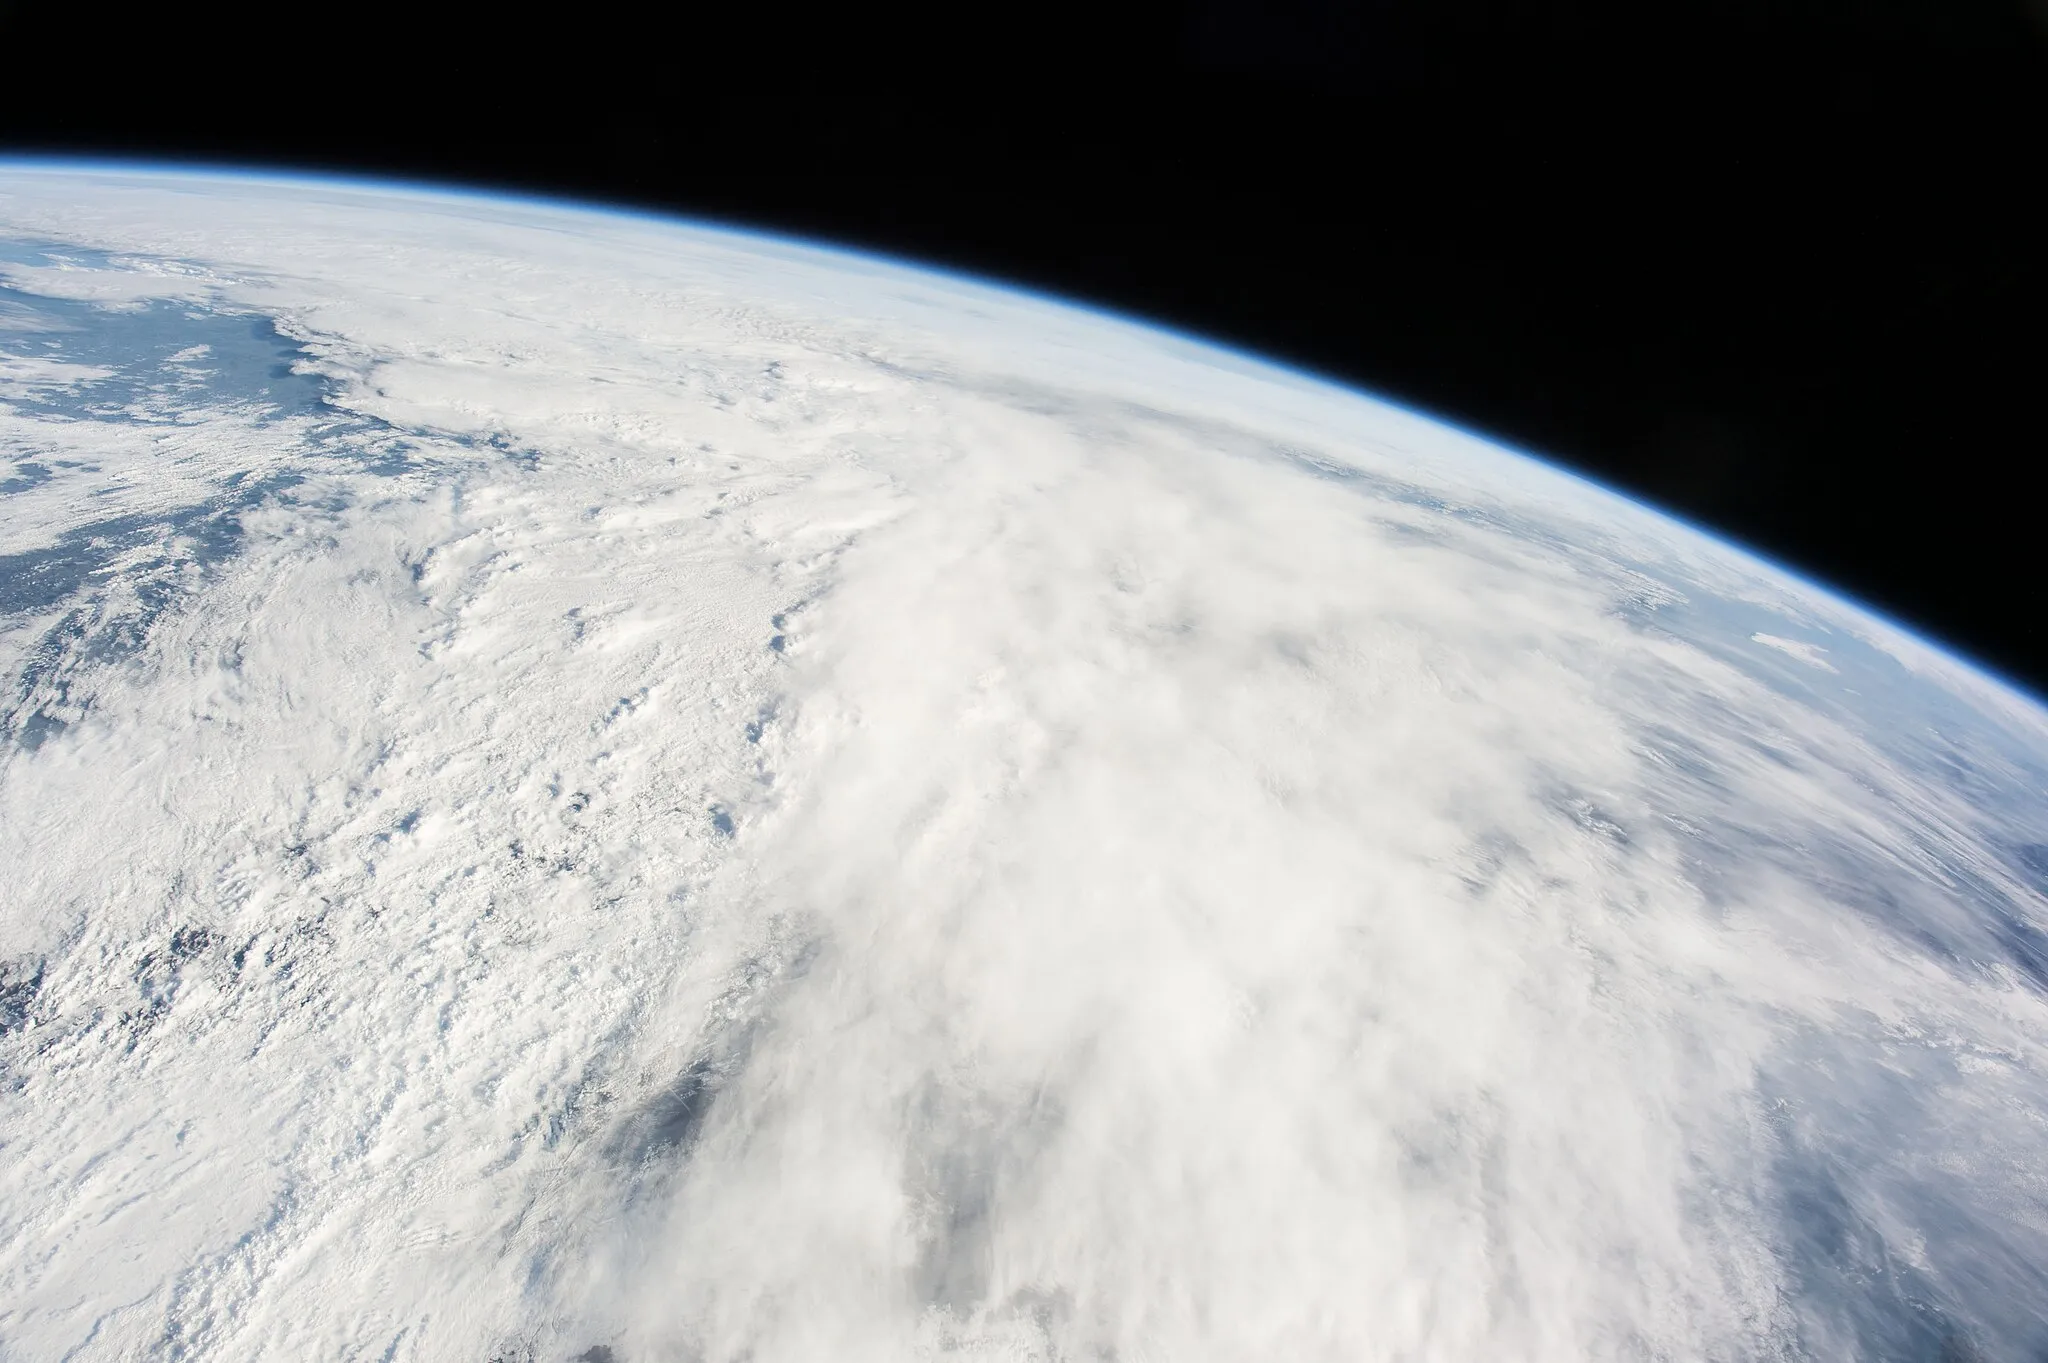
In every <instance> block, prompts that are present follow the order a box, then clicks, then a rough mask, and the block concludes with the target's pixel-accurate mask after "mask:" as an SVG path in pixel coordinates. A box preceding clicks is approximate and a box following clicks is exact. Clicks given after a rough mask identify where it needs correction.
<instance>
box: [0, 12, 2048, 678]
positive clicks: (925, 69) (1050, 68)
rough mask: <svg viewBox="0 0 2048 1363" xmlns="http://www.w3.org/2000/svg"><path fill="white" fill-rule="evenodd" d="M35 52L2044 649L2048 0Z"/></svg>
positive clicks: (39, 59) (193, 26) (325, 161)
mask: <svg viewBox="0 0 2048 1363" xmlns="http://www.w3.org/2000/svg"><path fill="white" fill-rule="evenodd" d="M94 23H97V25H98V26H97V27H93V29H92V32H91V34H90V43H91V50H92V52H93V54H94V55H93V60H92V61H91V62H89V63H79V62H73V61H67V60H64V56H65V54H66V53H68V52H73V51H76V50H79V48H80V44H81V43H84V42H86V41H87V37H86V29H87V28H88V27H89V26H91V25H93V24H94ZM0 72H4V73H5V78H6V79H7V80H8V81H9V82H10V84H11V88H7V87H0V89H5V90H6V93H5V94H4V97H0V145H4V146H5V147H7V148H9V149H13V150H37V151H50V152H60V153H61V152H90V153H96V154H113V155H126V156H136V155H147V156H162V157H172V158H178V159H186V160H189V159H194V158H202V159H208V160H213V161H225V162H241V163H249V162H254V163H261V164H275V165H290V166H300V167H312V168H324V169H335V170H345V171H353V172H361V173H367V174H393V173H396V174H402V175H407V176H413V177H419V178H429V179H448V180H457V181H463V182H468V183H474V184H483V185H496V186H504V187H510V188H527V189H539V190H545V191H549V192H554V193H559V194H565V195H573V196H579V197H589V198H598V199H607V200H612V201H618V202H625V203H634V204H641V205H647V206H654V207H662V208H670V209H674V210H677V211H680V212H684V213H688V214H692V215H697V216H704V217H712V218H718V219H723V220H727V221H732V222H738V223H742V224H752V225H760V226H766V227H772V228H777V229H780V230H783V231H789V232H797V233H802V234H808V235H814V236H819V237H824V238H830V239H834V240H838V241H841V242H846V243H851V244H857V245H862V246H868V247H874V248H880V249H884V250H887V251H890V252H893V253H896V254H900V255H904V256H909V257H915V258H921V259H926V260H930V261H933V262H937V263H942V264H946V265H950V266H953V267H956V268H964V269H967V270H971V271H976V272H980V273H984V274H989V275H994V276H998V277H1001V278H1007V279H1011V280H1015V281H1019V282H1022V283H1026V284H1029V285H1032V286H1035V287H1038V288H1041V289H1046V290H1050V291H1054V292H1058V293H1063V294H1067V295H1071V296H1074V297H1076V298H1079V299H1083V300H1086V301H1089V302H1092V303H1095V304H1098V305H1102V306H1107V307H1110V308H1114V309H1119V310H1123V311H1128V312H1133V313H1138V314H1142V315H1145V316H1149V317H1152V318H1156V319H1158V320H1161V321H1164V322H1167V323H1170V324H1172V325H1175V326H1178V327H1182V328H1185V329H1187V330H1191V331H1195V332H1199V333H1204V334H1207V335H1210V336H1214V337H1217V338H1220V339H1223V340H1226V341H1229V342H1232V343H1235V344H1238V345H1241V346H1244V347H1247V348H1250V349H1253V350H1258V351H1262V352H1266V353H1268V354H1271V355H1273V356H1276V357H1279V358H1283V359H1287V360H1291V361H1293V362H1296V363H1298V364H1301V365H1304V366H1307V367H1310V368H1313V369H1317V370H1321V371H1323V372H1326V373H1328V374H1330V375H1333V376H1337V377H1340V378H1343V379H1345V380H1349V381H1353V382H1356V383H1358V384H1360V385H1363V386H1365V387H1368V388H1372V389H1375V390H1378V391H1380V392H1382V393H1385V394H1388V395H1391V396H1394V397H1396V398H1399V399H1402V400H1405V401H1407V402H1410V403H1412V404H1415V405H1419V406H1421V407H1424V408H1427V409H1429V410H1433V411H1435V412H1438V413H1441V414H1443V415H1445V416H1448V417H1450V418H1452V419H1454V420H1456V421H1458V422H1460V423H1462V424H1465V425H1469V426H1472V427H1476V428H1478V429H1480V430H1483V431H1487V432H1490V433H1493V434H1496V435H1498V436H1500V437H1503V438H1505V439H1507V440H1509V441H1511V442H1513V443H1515V444H1518V445H1521V446H1523V447H1526V448H1530V449H1532V450H1535V451H1537V452H1539V453H1542V454H1544V455H1546V456H1548V457H1551V458H1553V459H1556V460H1558V461H1560V462H1564V463H1567V464H1570V465H1573V466H1575V467H1577V468H1579V469H1581V470H1583V471H1585V472H1587V473H1589V474H1591V475H1593V476H1595V477H1597V478H1600V479H1602V480H1604V481H1606V482H1608V483H1610V484H1613V485H1615V486H1617V487H1620V488H1623V489H1625V490H1628V491H1630V492H1632V493H1634V494H1636V495H1639V496H1641V497H1643V498H1645V499H1647V500H1650V501H1652V502H1654V503H1656V504H1658V505H1661V506H1663V507H1665V508H1668V509H1670V510H1672V511H1675V512H1677V513H1679V514H1681V515H1683V516H1685V517H1687V518H1689V519H1692V520H1695V521H1698V522H1701V523H1704V524H1705V525H1708V526H1710V527H1712V528H1715V529H1717V530H1719V531H1721V532H1723V533H1725V534H1727V535H1729V536H1730V537H1732V538H1735V539H1737V540H1739V541H1743V542H1746V543H1748V544H1749V545H1751V546H1753V547H1755V548H1758V549H1760V550H1761V551H1763V552H1765V553H1766V554H1768V555H1770V556H1772V557H1775V558H1777V559H1779V560H1781V561H1783V562H1785V563H1787V564H1789V565H1791V566H1793V567H1795V568H1797V569H1800V570H1803V571H1805V572H1807V573H1808V574H1810V575H1813V576H1816V577H1818V578H1821V579H1822V580H1824V581H1828V582H1831V583H1833V584H1835V585H1837V586H1838V587H1840V588H1842V589H1844V590H1846V591H1847V592H1849V593H1850V594H1852V595H1855V596H1858V597H1861V598H1863V599H1865V600H1866V601H1868V602H1870V603H1872V604H1874V605H1876V606H1878V607H1880V608H1881V609H1884V610H1886V611H1887V612H1889V613H1891V614H1893V615H1895V616H1896V617H1898V618H1900V619H1902V620H1903V621H1905V622H1906V623H1908V624H1910V625H1912V626H1915V627H1917V628H1919V629H1921V630H1922V631H1924V632H1926V633H1928V634H1930V635H1932V636H1934V637H1936V638H1938V639H1941V640H1944V641H1946V642H1949V643H1951V644H1953V645H1955V646H1957V647H1958V648H1960V649H1962V650H1963V651H1965V652H1966V653H1968V654H1971V655H1974V656H1975V657H1977V658H1978V659H1980V660H1982V661H1985V662H1987V663H1989V664H1991V665H1992V666H1994V667H1996V668H1999V669H2001V670H2003V671H2005V672H2006V673H2008V674H2009V675H2011V676H2013V677H2015V678H2017V679H2019V680H2021V681H2023V682H2025V683H2027V684H2028V685H2030V686H2032V687H2033V688H2035V689H2036V690H2043V691H2048V631H2044V629H2043V627H2042V625H2041V623H2040V616H2041V592H2040V583H2041V580H2042V575H2041V572H2040V568H2039V563H2040V560H2041V546H2042V545H2043V544H2044V543H2048V536H2044V533H2043V525H2042V507H2041V505H2040V503H2039V501H2038V500H2037V498H2036V496H2035V486H2036V482H2037V479H2036V477H2035V465H2036V464H2037V463H2038V462H2039V460H2040V458H2041V456H2042V454H2043V453H2044V445H2048V442H2044V440H2043V437H2042V434H2041V427H2040V424H2039V421H2038V413H2037V411H2036V408H2037V401H2036V399H2037V398H2038V397H2039V396H2040V395H2041V393H2042V391H2043V388H2044V360H2048V347H2044V345H2043V342H2042V328H2043V325H2044V319H2048V308H2044V305H2048V245H2044V243H2048V212H2044V207H2043V205H2044V203H2048V194H2044V193H2043V183H2044V181H2048V0H2010V2H2009V3H2008V2H2006V0H1770V2H1769V3H1766V0H1669V2H1668V3H1665V4H1661V5H1660V4H1651V3H1640V2H1639V3H1634V4H1622V3H1606V2H1604V0H1599V2H1596V0H1578V2H1572V0H1532V3H1526V4H1508V3H1494V2H1493V0H1436V3H1427V2H1426V0H1355V2H1354V3H1348V4H1347V3H1339V2H1338V0H1185V3H1179V4H1171V3H1166V2H1165V0H1158V2H1157V3H1148V4H1146V5H1142V6H1135V7H1123V8H1110V7H1104V8H1098V9H1093V10H1084V9H1081V8H1078V7H1074V8H1066V9H1062V8H1059V7H1045V8H1030V9H1026V8H991V9H984V10H968V9H956V10H949V11H944V12H939V11H930V12H922V13H917V14H911V13H908V12H883V11H878V10H873V9H862V8H858V7H854V6H840V7H836V8H833V9H830V10H818V11H809V10H803V9H788V8H768V7H759V6H757V7H755V8H752V9H743V8H738V7H730V6H727V7H719V8H715V9H714V8H710V7H704V8H688V7H684V8H677V9H669V10H662V11H639V10H627V9H624V8H620V7H615V6H604V5H592V6H587V7H584V8H581V9H574V10H571V9H553V10H532V11H516V10H510V9H507V10H501V11H491V12H486V11H483V10H476V11H473V12H471V11H457V10H454V9H435V8H432V7H427V8H419V7H414V8H407V9H400V8H397V7H395V6H391V7H384V8H375V7H372V8H367V9H356V10H351V11H331V10H318V11H315V10H303V11H293V10H278V9H275V8H269V9H258V8H254V7H250V8H244V9H226V8H220V7H213V8H202V9H198V10H182V9H181V10H175V11H173V10H162V11H158V10H147V11H142V10H138V11H135V12H134V13H133V14H129V13H127V12H122V13H120V14H118V15H115V16H114V17H112V18H108V19H106V20H105V21H104V22H98V21H97V20H96V18H95V16H94V15H91V14H88V13H87V12H85V11H81V10H69V11H63V10H57V9H52V8H47V7H41V6H37V5H31V4H28V3H25V0H0ZM251 72H265V73H269V74H266V75H263V76H261V77H255V76H251V75H250V74H248V73H251Z"/></svg>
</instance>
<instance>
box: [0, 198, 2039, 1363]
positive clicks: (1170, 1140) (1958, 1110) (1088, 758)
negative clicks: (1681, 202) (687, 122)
mask: <svg viewBox="0 0 2048 1363" xmlns="http://www.w3.org/2000/svg"><path fill="white" fill-rule="evenodd" d="M0 458H4V460H5V462H6V465H7V467H6V468H5V469H0V670H4V676H5V687H4V689H0V697H4V706H0V856H4V858H5V860H6V864H7V865H8V866H9V867H10V868H12V871H11V875H10V885H9V889H8V892H7V894H6V895H5V896H4V898H0V1360H7V1361H11V1360H15V1359H22V1360H31V1359H33V1360H41V1359H55V1358H67V1359H101V1358H104V1359H130V1358H165V1359H171V1358H188V1359H196V1358H222V1359H255V1358H277V1359H293V1360H299V1359H327V1358H332V1359H358V1358H360V1359H383V1360H442V1359H447V1360H473V1361H474V1363H513V1361H514V1360H524V1361H526V1363H558V1361H559V1360H568V1359H573V1358H585V1359H593V1360H612V1363H650V1361H652V1360H667V1359H677V1360H683V1359H687V1360H692V1361H693V1363H726V1361H727V1360H732V1361H734V1363H737V1361H738V1360H743V1359H745V1360H753V1363H782V1361H783V1360H810V1359H818V1360H825V1359H830V1360H835V1363H836V1361H838V1360H851V1359H869V1358H872V1359H877V1360H880V1359H904V1358H926V1357H932V1358H936V1357H953V1358H962V1359H983V1358H987V1359H997V1358H1000V1359H1043V1360H1053V1359H1062V1360H1080V1359H1103V1360H1107V1359H1112V1358H1115V1359H1121V1360H1126V1363H1133V1361H1134V1360H1169V1359H1170V1360H1175V1361H1176V1363H1179V1361H1180V1360H1209V1359H1214V1360H1240V1359H1242V1360H1253V1359H1269V1358H1274V1357H1288V1358H1294V1359H1302V1360H1307V1359H1321V1358H1328V1359H1332V1360H1335V1359H1344V1360H1359V1359H1388V1360H1393V1359H1404V1360H1405V1359H1416V1360H1420V1359H1443V1360H1453V1359H1468V1358H1469V1359H1493V1358H1499V1357H1515V1358H1526V1359H1530V1360H1539V1359H1556V1360H1582V1359H1615V1360H1651V1359H1717V1360H1748V1359H1814V1360H1823V1359H1830V1360H1831V1359H1845V1360H1846V1359H1886V1360H1927V1363H1935V1360H1952V1359H1964V1358H1968V1359H1979V1360H1984V1361H1985V1363H1994V1361H2003V1360H2011V1361H2012V1363H2039V1360H2041V1359H2042V1358H2044V1357H2048V1175H2044V1173H2043V1171H2044V1170H2048V710H2044V708H2043V706H2042V704H2041V702H2040V701H2039V699H2038V698H2036V697H2033V696H2030V695H2027V694H2025V693H2023V692H2021V691H2020V690H2019V689H2018V688H2016V687H2015V686H2013V685H2012V684H2011V683H2009V682H2007V681H2005V680H2003V679H2001V678H1998V677H1996V676H1995V675H1993V674H1992V673H1991V672H1990V671H1988V670H1987V669H1984V668H1983V667H1981V666H1979V665H1975V664H1971V663H1969V662H1967V661H1965V660H1962V659H1960V658H1959V657H1957V656H1956V655H1954V654H1953V653H1951V652H1949V651H1946V650H1944V649H1942V648H1940V647H1937V646H1935V645H1934V644H1932V643H1929V642H1928V641H1926V640H1924V639H1921V638H1919V637H1917V636H1915V635H1913V634H1912V633H1910V632H1908V631H1907V630H1905V629H1903V628H1901V627H1899V626H1898V625H1896V624H1895V623H1893V622H1890V621H1888V620H1885V619H1883V618H1881V617H1879V616H1878V615H1876V614H1874V613H1872V612H1870V611H1869V610H1868V609H1866V608H1864V607H1862V606H1860V605H1858V604H1856V603H1854V602H1851V601H1849V600H1846V599H1844V598H1843V597H1841V596H1839V595H1837V594H1834V593H1832V592H1831V591H1830V590H1828V589H1826V588H1825V587H1823V586H1820V585H1817V584H1815V583H1812V582H1808V581H1804V580H1802V579H1800V578H1798V577H1795V576H1794V575H1793V574H1791V573H1789V572H1787V571H1786V570H1784V569H1783V568H1781V567H1779V566H1777V565H1774V564H1770V563H1767V562H1765V561H1763V560H1762V559H1760V558H1758V557H1756V556H1755V555H1753V554H1751V553H1749V552H1747V551H1744V550H1742V549H1739V548H1737V547H1735V546H1733V545H1730V544H1728V543H1726V542H1725V541H1722V540H1718V539H1716V538H1714V537H1712V536H1711V535H1709V534H1708V533H1706V532H1705V531H1703V530H1701V529H1699V528H1696V527H1692V526H1688V525H1685V524H1682V523H1680V522H1678V521H1676V520H1674V519H1672V518H1670V517H1668V516H1666V515H1663V514H1661V513H1658V512H1656V511H1653V510H1651V509H1649V508H1646V507H1644V506H1642V505H1640V504H1638V503H1635V502H1631V501H1629V500H1628V499H1626V498H1624V497H1622V496H1620V495H1619V494H1617V493H1615V492H1613V491H1611V490H1608V489H1605V488H1601V487H1599V486H1597V485H1595V484H1593V483H1590V482H1588V481H1586V480H1584V479H1582V478H1579V477H1577V476H1574V475H1571V474H1568V473H1566V472H1564V471H1562V470H1560V469H1558V468H1555V467H1553V466H1551V465H1548V464H1545V463H1543V462H1541V461H1539V460H1537V459H1535V458H1532V457H1530V456H1528V455H1526V454H1523V453H1520V452H1516V451H1513V450H1509V449H1507V448H1504V447H1502V446H1501V445H1499V444H1497V443H1494V442H1490V441H1488V440H1486V439H1483V438H1481V437H1479V436H1476V435H1474V434H1472V433H1469V432H1466V431H1461V430H1459V429H1456V428H1455V427H1453V426H1450V425H1447V424H1446V423H1444V422H1442V421H1440V420H1437V419H1435V418H1432V417H1429V416H1425V415H1423V414H1420V413H1417V412H1414V411H1411V410H1407V409H1405V408H1402V407H1398V406H1395V405H1393V404H1390V403H1387V402H1384V401H1382V400H1380V399H1377V398H1374V397H1372V396H1370V395H1368V394H1364V393H1360V392H1356V391H1352V390H1348V389H1345V388H1342V387H1340V386H1338V385H1335V384H1332V383H1329V382H1326V381H1323V380H1320V379H1316V378H1313V377H1311V376H1307V375H1304V374H1301V373H1298V372H1295V371H1292V370H1288V369H1285V368H1282V367H1279V366H1276V365H1273V364H1270V363H1267V362H1265V361H1262V360H1259V359H1258V358H1256V357H1254V356H1249V355H1244V354H1240V353H1236V352H1233V351H1229V350H1225V349H1221V348H1219V347H1216V346H1212V345H1209V344H1207V343H1204V342H1202V341H1200V340H1199V339H1196V338H1192V337H1187V336H1182V335H1178V334H1175V333H1171V332H1167V331H1162V330H1160V329H1157V328H1154V327H1150V326H1146V325H1140V324H1138V323H1135V322H1132V321H1128V320H1125V319H1120V318H1117V317H1114V316H1111V315H1108V314H1105V313H1101V312H1097V311H1091V310H1088V309H1085V308H1081V307H1078V306H1075V305H1072V304H1068V303H1063V302H1061V301H1058V300H1054V299H1049V298H1044V297H1039V296H1035V295H1032V294H1028V293H1024V292H1021V291H1018V290H1014V289H1009V288H1005V287H998V286H994V285H991V284H988V283H984V282H980V281H976V280H973V279H969V278H964V277H961V276H958V275H954V274H947V273H941V272H937V271H933V270H928V269H924V268H920V267H918V266H916V265H914V264H912V263H910V262H904V261H896V260H889V259H884V258H881V257H877V256H874V255H870V254H855V253H851V252H846V251H841V250H836V249H828V248H826V247H823V246H820V245H817V244H813V243H807V242H801V241H795V240H790V239H785V238H777V237H770V236H766V235H758V234H750V233H742V232H737V231H734V230H731V229H725V228H711V227H706V226H703V225H699V224H692V223H688V222H682V221H676V220H671V219H666V218H662V217H659V216H657V215H652V214H645V213H640V212H635V211H628V210H622V209H617V208H607V207H600V206H579V205H573V204H566V203H562V202H556V201H544V200H538V199H534V198H531V197H512V196H504V195H486V194H481V193H477V192H473V191H453V190H430V189H428V188H425V187H422V186H416V185H394V184H375V183H362V182H352V181H346V180H341V179H338V178H333V177H324V176H323V177H306V176H280V175H271V174H268V173H260V172H240V173H225V172H220V171H216V170H212V169H190V168H182V169H181V168H167V167H135V166H122V167H112V166H106V165H86V164H76V163H24V162H9V161H4V160H0Z"/></svg>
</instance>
